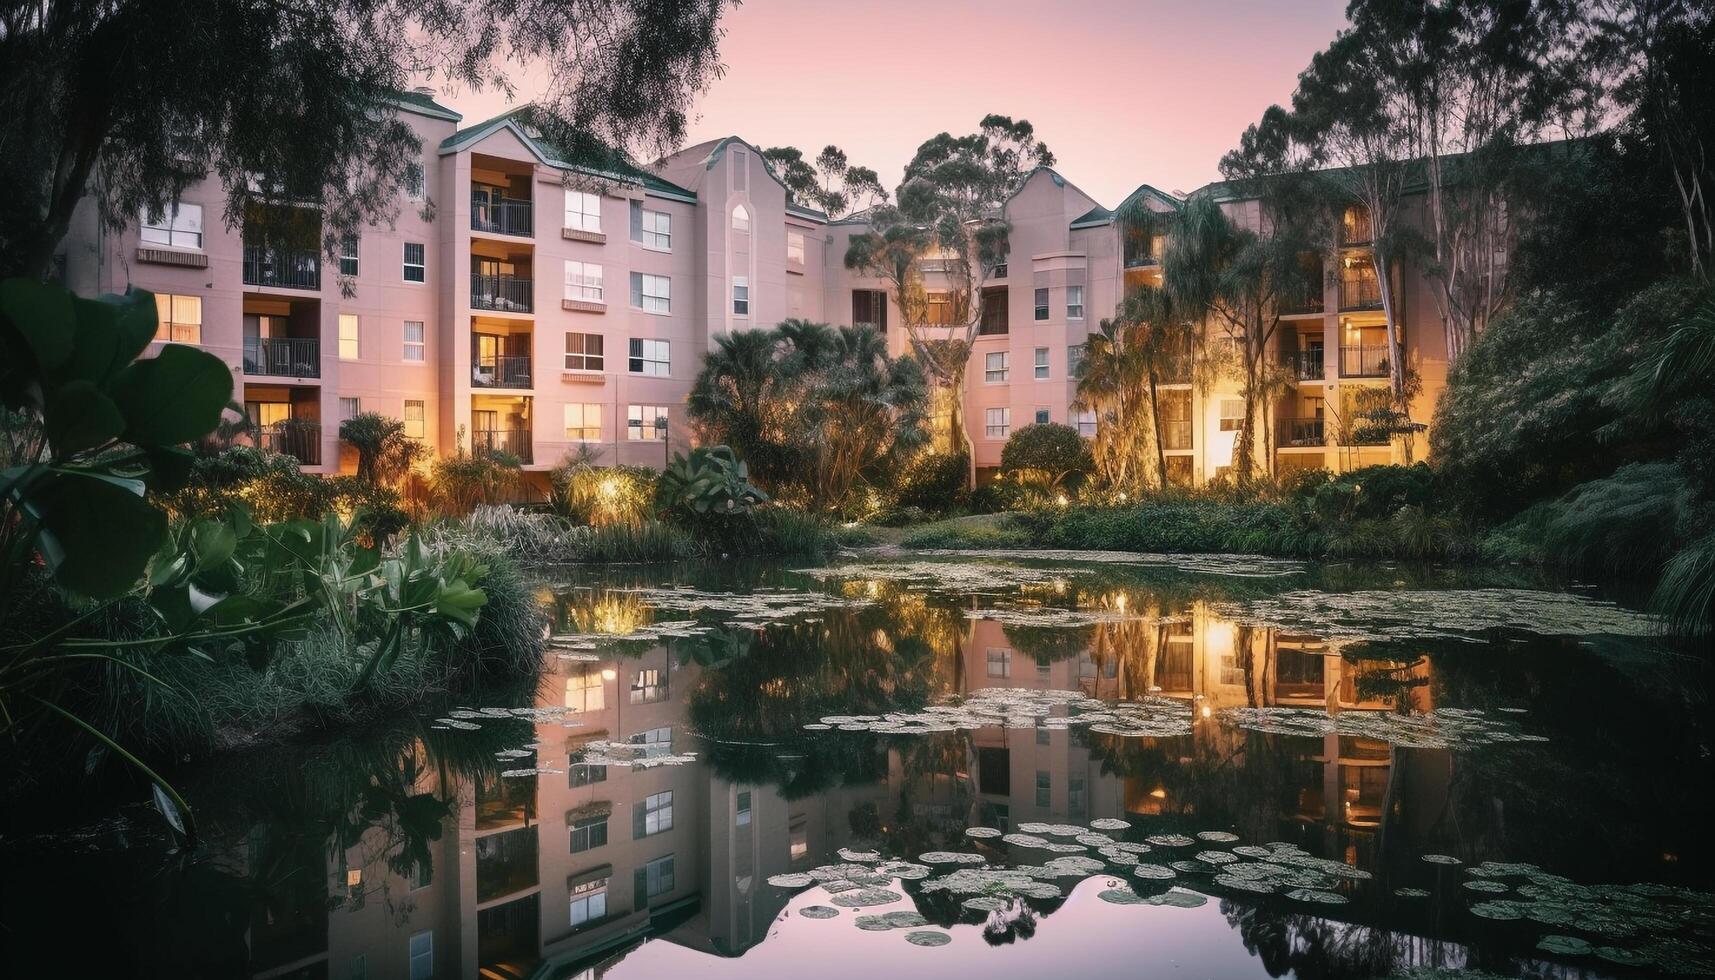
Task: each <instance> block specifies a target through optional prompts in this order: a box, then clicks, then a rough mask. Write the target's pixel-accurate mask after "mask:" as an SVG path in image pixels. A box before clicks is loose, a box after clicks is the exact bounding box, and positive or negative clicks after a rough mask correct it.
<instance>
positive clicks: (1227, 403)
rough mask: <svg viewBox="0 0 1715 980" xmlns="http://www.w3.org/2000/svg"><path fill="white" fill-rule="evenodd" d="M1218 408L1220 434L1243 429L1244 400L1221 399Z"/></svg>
mask: <svg viewBox="0 0 1715 980" xmlns="http://www.w3.org/2000/svg"><path fill="white" fill-rule="evenodd" d="M1218 407H1219V409H1220V412H1221V431H1222V432H1237V431H1239V430H1240V429H1242V428H1244V422H1245V400H1244V399H1243V398H1223V399H1221V400H1220V405H1219V406H1218ZM1229 413H1233V414H1229Z"/></svg>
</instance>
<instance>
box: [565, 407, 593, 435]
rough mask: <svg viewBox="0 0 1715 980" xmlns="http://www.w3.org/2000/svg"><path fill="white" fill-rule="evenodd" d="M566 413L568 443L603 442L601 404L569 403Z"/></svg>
mask: <svg viewBox="0 0 1715 980" xmlns="http://www.w3.org/2000/svg"><path fill="white" fill-rule="evenodd" d="M564 412H565V417H566V441H568V442H600V441H601V403H600V402H567V403H566V405H565V408H564Z"/></svg>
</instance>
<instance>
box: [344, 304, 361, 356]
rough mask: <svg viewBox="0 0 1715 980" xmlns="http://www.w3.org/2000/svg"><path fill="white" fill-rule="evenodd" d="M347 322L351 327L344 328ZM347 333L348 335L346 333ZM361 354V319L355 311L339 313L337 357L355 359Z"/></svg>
mask: <svg viewBox="0 0 1715 980" xmlns="http://www.w3.org/2000/svg"><path fill="white" fill-rule="evenodd" d="M347 324H349V325H350V326H351V329H350V330H349V331H347V330H346V325H347ZM348 334H349V335H348ZM361 356H363V321H362V320H361V319H359V317H358V315H357V314H356V313H341V314H340V315H339V359H340V360H342V361H355V360H357V359H358V358H359V357H361Z"/></svg>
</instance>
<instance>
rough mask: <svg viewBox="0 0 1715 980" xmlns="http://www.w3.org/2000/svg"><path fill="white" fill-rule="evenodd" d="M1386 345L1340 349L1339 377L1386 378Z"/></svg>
mask: <svg viewBox="0 0 1715 980" xmlns="http://www.w3.org/2000/svg"><path fill="white" fill-rule="evenodd" d="M1387 371H1388V361H1387V345H1386V344H1375V345H1367V344H1366V345H1364V346H1361V347H1341V348H1340V377H1342V378H1385V377H1387Z"/></svg>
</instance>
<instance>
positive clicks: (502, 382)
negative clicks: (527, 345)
mask: <svg viewBox="0 0 1715 980" xmlns="http://www.w3.org/2000/svg"><path fill="white" fill-rule="evenodd" d="M530 382H531V372H530V355H528V354H517V355H512V354H501V355H498V356H490V357H477V358H472V359H471V371H470V384H471V387H473V388H528V387H530Z"/></svg>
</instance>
